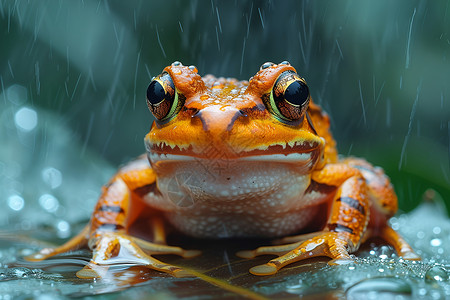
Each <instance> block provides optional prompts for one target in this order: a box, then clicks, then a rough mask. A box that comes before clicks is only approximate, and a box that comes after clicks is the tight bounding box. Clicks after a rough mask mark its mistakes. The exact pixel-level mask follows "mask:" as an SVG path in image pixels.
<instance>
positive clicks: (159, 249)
mask: <svg viewBox="0 0 450 300" xmlns="http://www.w3.org/2000/svg"><path fill="white" fill-rule="evenodd" d="M131 238H132V239H133V241H134V242H135V243H136V244H137V245H139V247H141V248H142V249H143V250H145V251H147V252H149V253H151V254H174V255H179V256H181V257H183V258H192V257H196V256H199V255H200V254H202V252H201V251H199V250H185V249H183V248H180V247H174V246H168V245H161V244H156V243H151V242H148V241H145V240H142V239H138V238H134V237H131Z"/></svg>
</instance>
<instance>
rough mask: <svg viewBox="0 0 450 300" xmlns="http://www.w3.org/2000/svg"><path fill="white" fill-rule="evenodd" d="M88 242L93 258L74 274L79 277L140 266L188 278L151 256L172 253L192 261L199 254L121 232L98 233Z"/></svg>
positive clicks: (100, 275) (95, 275) (177, 269)
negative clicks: (116, 267)
mask: <svg viewBox="0 0 450 300" xmlns="http://www.w3.org/2000/svg"><path fill="white" fill-rule="evenodd" d="M90 243H91V244H92V248H93V256H92V259H91V261H90V262H89V264H88V265H86V266H85V267H84V268H83V269H82V270H80V271H78V272H77V276H78V277H79V278H97V277H103V275H104V274H105V273H106V271H107V270H108V268H109V266H111V265H117V264H125V265H142V266H145V267H147V268H149V269H153V270H157V271H160V272H165V273H168V274H171V275H172V276H175V277H190V276H193V275H191V274H190V273H189V272H187V271H186V270H184V269H182V268H180V267H177V266H174V265H170V264H167V263H164V262H162V261H159V260H157V259H155V258H154V257H153V256H152V255H154V254H175V255H179V256H181V257H184V258H191V257H194V256H197V255H199V254H200V251H197V250H184V249H182V248H180V247H173V246H167V245H161V244H156V243H151V242H148V241H144V240H141V239H138V238H135V237H132V236H129V235H127V234H125V233H120V232H101V233H98V234H97V237H94V238H92V239H91V241H90Z"/></svg>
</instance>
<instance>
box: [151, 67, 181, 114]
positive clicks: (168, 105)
mask: <svg viewBox="0 0 450 300" xmlns="http://www.w3.org/2000/svg"><path fill="white" fill-rule="evenodd" d="M181 98H182V97H180V95H179V94H178V93H177V90H176V88H175V84H174V83H173V80H172V78H171V77H170V75H169V73H167V72H164V73H162V74H161V75H158V76H157V77H155V78H154V79H153V80H152V82H150V84H149V86H148V88H147V106H148V108H149V110H150V111H151V113H152V114H153V115H154V116H155V118H156V119H158V120H160V121H165V120H169V119H170V118H172V117H173V116H175V115H176V114H177V113H178V112H179V111H180V109H181V107H182V105H183V101H180V100H182V99H181Z"/></svg>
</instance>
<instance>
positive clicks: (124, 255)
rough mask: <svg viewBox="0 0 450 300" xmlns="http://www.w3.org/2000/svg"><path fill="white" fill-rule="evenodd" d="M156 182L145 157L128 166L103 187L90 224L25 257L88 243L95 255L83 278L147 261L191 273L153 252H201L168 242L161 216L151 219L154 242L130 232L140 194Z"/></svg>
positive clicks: (160, 267) (81, 273) (150, 265)
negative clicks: (58, 243) (116, 266)
mask: <svg viewBox="0 0 450 300" xmlns="http://www.w3.org/2000/svg"><path fill="white" fill-rule="evenodd" d="M155 182H156V176H155V174H154V172H153V170H152V169H150V168H149V167H148V163H147V162H145V161H143V158H142V159H141V160H138V161H135V162H133V163H131V164H130V165H128V166H125V167H124V168H123V169H122V170H121V171H120V172H119V173H117V174H116V175H115V176H114V177H113V179H112V180H111V181H110V183H109V184H108V185H107V186H106V187H105V188H104V189H103V193H102V195H101V197H100V199H99V200H98V202H97V205H96V208H95V211H94V213H93V215H92V218H91V222H90V225H89V226H86V227H85V228H84V229H83V231H82V232H81V233H80V234H78V235H77V236H76V237H74V238H73V239H72V240H70V241H68V242H67V243H66V244H64V245H62V246H60V247H57V248H45V249H42V250H41V251H39V252H38V253H36V254H33V255H30V256H28V257H26V259H28V260H30V261H38V260H43V259H46V258H49V257H51V256H54V255H57V254H60V253H64V252H67V251H71V250H76V249H79V248H81V247H83V246H85V245H88V246H89V248H91V249H92V251H93V255H92V259H91V261H90V263H89V264H88V265H87V266H86V267H85V268H83V270H81V271H79V272H78V273H77V276H78V277H80V278H93V277H99V276H101V274H102V272H103V271H105V270H106V269H107V266H108V265H111V264H117V263H127V264H138V265H145V266H146V267H148V268H151V269H154V270H158V271H162V272H166V273H169V274H171V275H173V276H177V277H182V276H189V273H188V272H186V271H185V270H183V269H181V268H180V267H176V266H173V265H169V264H166V263H163V262H161V261H159V260H157V259H155V258H153V257H152V256H151V255H152V254H176V255H180V256H182V257H193V256H196V255H198V254H199V251H195V250H184V249H182V248H180V247H172V246H167V245H165V233H164V227H163V224H162V222H160V219H159V217H158V216H153V217H152V218H151V219H150V223H151V227H152V230H153V238H154V239H153V240H154V242H148V241H144V240H142V239H138V238H135V237H133V236H131V235H129V234H128V228H129V226H130V225H131V224H132V223H133V221H134V220H135V219H136V218H137V217H138V212H140V211H141V210H142V209H143V206H144V204H143V203H142V202H141V201H140V199H139V196H140V195H139V194H140V193H141V192H142V191H143V190H146V189H148V188H149V187H151V186H152V185H155ZM131 202H133V203H131ZM131 204H133V209H132V210H131V209H130V208H131ZM139 206H141V207H139ZM101 266H105V267H104V268H102V267H101Z"/></svg>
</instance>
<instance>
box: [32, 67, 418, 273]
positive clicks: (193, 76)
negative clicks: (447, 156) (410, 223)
mask: <svg viewBox="0 0 450 300" xmlns="http://www.w3.org/2000/svg"><path fill="white" fill-rule="evenodd" d="M285 71H293V72H296V71H295V69H294V68H293V67H292V66H290V65H289V63H287V62H284V63H281V64H278V65H276V64H264V68H263V67H262V68H261V69H260V71H259V72H258V73H257V74H256V75H255V76H254V77H252V78H251V79H250V81H237V80H235V79H225V78H215V77H214V76H211V75H207V76H205V77H203V78H202V77H200V76H199V75H198V74H197V69H196V68H195V67H192V66H191V67H186V66H183V65H181V64H180V63H174V64H172V65H171V66H168V67H166V68H165V69H164V72H167V73H168V74H169V75H170V78H171V79H172V81H173V84H174V86H175V88H176V91H177V93H178V95H179V96H180V97H184V98H183V99H184V103H183V105H182V107H181V109H180V110H179V111H177V112H176V113H175V114H174V115H173V116H172V117H171V118H169V119H168V120H164V121H155V122H154V123H153V125H152V128H151V130H150V132H149V133H148V134H147V136H146V137H145V144H146V148H147V157H145V156H141V157H139V158H138V159H137V160H135V161H133V162H131V163H129V164H128V165H126V166H124V167H122V168H121V169H120V170H119V172H118V173H117V174H116V175H115V176H114V177H113V178H112V179H111V181H110V182H109V184H108V185H107V186H106V187H104V188H103V194H102V196H101V197H100V199H99V201H98V203H97V205H96V207H95V211H94V213H93V215H92V219H91V222H90V224H89V225H88V226H87V227H86V228H85V229H84V230H83V231H82V232H81V233H80V234H79V235H77V236H76V237H74V238H73V239H72V240H70V241H69V242H67V243H66V244H65V245H63V246H61V247H58V248H46V249H43V250H41V251H40V252H39V253H36V254H33V255H31V256H29V257H28V258H27V259H29V260H42V259H45V258H48V257H50V256H53V255H56V254H59V253H62V252H66V251H69V250H73V249H77V248H79V247H81V246H85V245H89V247H90V248H91V249H93V258H92V260H91V263H90V264H89V265H88V266H86V267H85V268H84V269H83V270H81V271H80V272H78V276H79V277H93V276H98V274H99V272H98V270H97V269H98V266H99V265H107V264H111V263H113V262H117V261H121V255H120V251H121V249H122V248H126V249H127V250H128V253H129V254H131V257H130V256H127V258H126V259H127V262H130V263H133V262H134V263H138V264H142V265H146V266H148V267H149V268H151V269H155V270H160V271H163V272H167V273H170V274H173V275H176V276H184V275H187V272H186V271H184V270H182V269H181V268H179V267H175V266H171V265H168V264H165V263H163V262H161V261H158V260H156V259H155V258H153V257H152V256H151V255H152V254H163V253H168V254H177V255H181V256H183V257H192V256H195V255H198V254H199V252H198V251H195V250H184V249H181V248H179V247H172V246H167V245H166V239H165V230H164V229H165V224H166V222H169V223H171V225H172V226H174V227H175V228H176V229H178V230H179V231H180V232H182V233H185V234H187V235H191V236H196V237H207V238H222V237H238V236H240V237H242V236H255V237H257V236H259V237H274V238H275V237H278V238H280V237H281V238H282V239H281V240H280V241H281V243H285V244H284V245H279V246H268V247H260V248H258V249H256V250H251V251H241V252H239V253H238V256H241V257H246V258H252V257H255V256H257V255H262V254H274V255H278V256H279V257H278V258H275V259H272V260H271V261H269V262H268V263H267V264H264V265H261V266H257V267H254V268H252V269H251V270H250V272H251V273H253V274H256V275H269V274H274V273H276V272H277V271H278V270H279V269H280V268H282V267H283V266H285V265H287V264H290V263H293V262H295V261H299V260H303V259H307V258H311V257H314V256H328V257H330V258H331V259H332V260H331V262H330V263H342V262H346V261H351V257H350V256H349V253H351V252H354V251H356V250H357V249H358V247H359V245H360V244H361V242H363V241H364V240H366V239H367V238H369V237H371V236H380V237H382V238H384V239H385V240H386V241H387V242H389V243H390V244H392V245H393V246H394V248H395V249H396V251H397V252H398V254H399V255H400V256H403V257H404V258H407V259H419V257H418V256H417V255H416V254H415V253H414V252H413V250H412V248H411V247H410V246H409V245H408V244H407V243H406V242H405V241H404V240H403V239H402V238H401V237H400V236H399V235H398V234H397V233H396V232H395V231H393V230H392V229H391V228H390V227H389V226H388V224H387V220H388V219H389V218H390V217H391V216H392V215H393V214H394V213H395V212H396V211H397V197H396V195H395V192H394V190H393V188H392V186H391V184H390V181H389V179H388V178H387V176H386V175H384V173H383V171H382V170H381V169H380V168H377V167H373V166H372V165H370V164H369V163H368V162H366V161H365V160H363V159H357V158H344V159H339V158H338V155H337V151H336V147H335V141H334V139H333V137H332V135H331V133H330V131H329V119H328V116H327V115H326V114H325V113H324V112H323V111H322V110H321V108H320V107H319V106H317V105H316V104H314V103H313V102H312V101H311V102H309V106H308V108H307V111H306V113H305V114H304V115H303V116H302V118H300V119H298V120H297V121H293V122H284V121H282V120H280V118H277V117H275V116H274V114H273V112H271V110H270V109H268V107H266V106H267V102H264V101H263V98H264V97H265V96H266V95H268V94H269V93H270V91H271V90H272V88H273V87H274V84H275V82H276V80H277V79H278V78H279V76H280V74H282V73H283V72H285ZM149 162H150V163H149ZM143 218H145V219H146V220H148V228H149V229H150V231H151V232H152V234H151V238H152V239H151V241H144V240H142V239H138V238H136V237H133V236H131V235H129V232H128V230H129V228H130V225H131V224H133V223H134V222H135V221H136V220H138V219H140V220H142V219H143ZM318 220H319V221H318ZM305 228H317V231H314V232H309V233H308V232H306V233H304V232H303V234H302V235H294V234H298V233H302V229H305ZM94 270H97V271H94Z"/></svg>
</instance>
